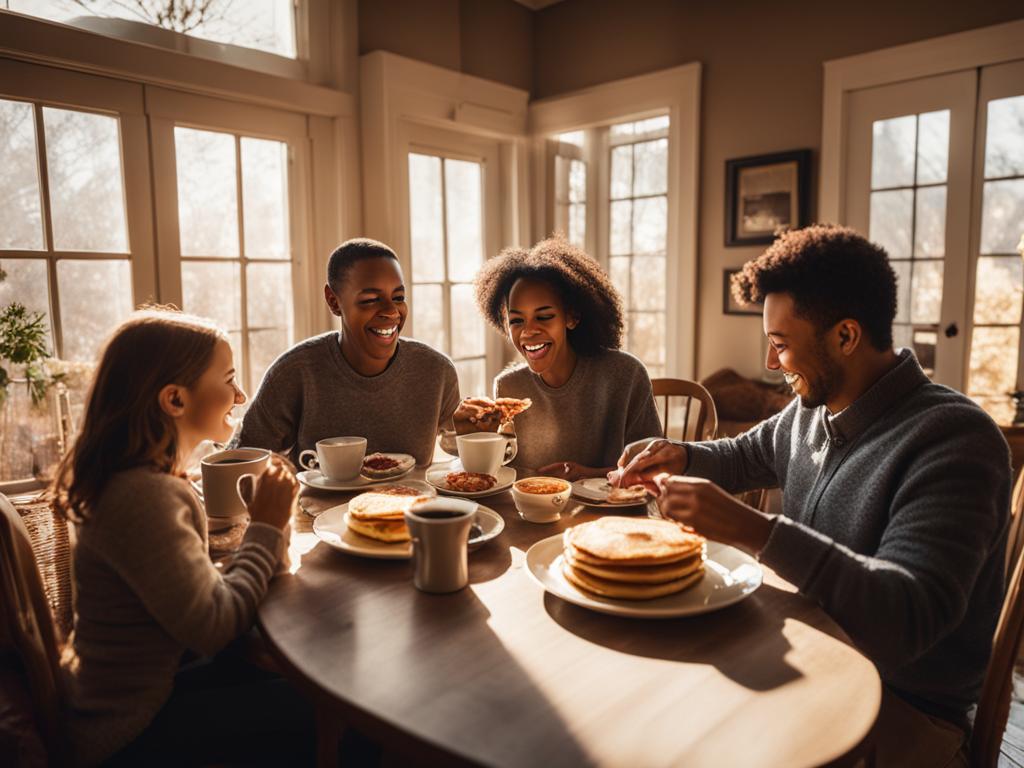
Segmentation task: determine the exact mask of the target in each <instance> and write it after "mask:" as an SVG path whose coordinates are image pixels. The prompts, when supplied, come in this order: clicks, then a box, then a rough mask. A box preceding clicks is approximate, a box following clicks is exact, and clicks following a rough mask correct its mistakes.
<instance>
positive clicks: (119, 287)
mask: <svg viewBox="0 0 1024 768" xmlns="http://www.w3.org/2000/svg"><path fill="white" fill-rule="evenodd" d="M57 290H58V295H59V296H60V324H61V332H62V334H63V340H64V349H63V351H62V353H61V357H63V358H64V359H65V360H82V361H94V360H95V359H96V356H97V353H98V352H99V349H100V346H101V345H102V344H103V342H104V340H106V338H107V335H108V334H109V333H110V332H111V331H112V330H114V328H115V327H116V326H117V325H118V324H119V323H120V322H121V321H122V320H124V319H125V318H126V317H128V315H129V314H131V311H132V273H131V266H130V264H129V262H128V260H127V259H117V260H114V259H112V260H110V261H106V260H104V261H100V260H96V261H93V260H90V261H73V260H62V261H58V262H57Z"/></svg>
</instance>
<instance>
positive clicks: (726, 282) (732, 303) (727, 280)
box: [722, 269, 764, 316]
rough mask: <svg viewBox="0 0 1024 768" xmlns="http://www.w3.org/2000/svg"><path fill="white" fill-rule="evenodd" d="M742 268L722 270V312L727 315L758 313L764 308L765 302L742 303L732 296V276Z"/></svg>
mask: <svg viewBox="0 0 1024 768" xmlns="http://www.w3.org/2000/svg"><path fill="white" fill-rule="evenodd" d="M740 271H742V270H740V269H723V270H722V312H723V313H724V314H726V315H758V316H760V314H761V312H762V311H763V310H764V304H746V305H744V304H740V303H739V302H738V301H736V300H735V299H734V298H733V297H732V292H731V291H730V290H729V286H730V284H731V283H732V276H733V275H735V274H736V273H737V272H740Z"/></svg>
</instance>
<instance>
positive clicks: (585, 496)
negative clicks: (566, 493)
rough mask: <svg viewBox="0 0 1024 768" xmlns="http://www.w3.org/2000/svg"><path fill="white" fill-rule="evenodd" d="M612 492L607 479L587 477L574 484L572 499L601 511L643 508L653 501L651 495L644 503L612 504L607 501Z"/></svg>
mask: <svg viewBox="0 0 1024 768" xmlns="http://www.w3.org/2000/svg"><path fill="white" fill-rule="evenodd" d="M611 490H612V485H611V483H609V482H608V480H607V479H606V478H603V477H585V478H583V479H582V480H577V481H576V482H574V483H573V484H572V497H573V498H574V499H576V501H578V502H580V503H581V504H586V505H587V506H588V507H600V508H601V509H629V508H630V507H640V506H643V505H645V504H647V503H648V502H649V501H651V495H650V494H648V495H647V497H646V499H644V501H638V502H626V503H620V504H612V503H611V502H609V501H608V500H607V499H608V493H609V491H611Z"/></svg>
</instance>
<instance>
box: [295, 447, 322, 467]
mask: <svg viewBox="0 0 1024 768" xmlns="http://www.w3.org/2000/svg"><path fill="white" fill-rule="evenodd" d="M306 456H309V457H311V460H310V462H309V464H307V463H306ZM299 466H300V467H302V468H303V469H310V470H312V469H319V468H320V460H319V459H318V458H317V457H316V451H311V450H309V449H307V450H305V451H303V452H302V453H300V454H299Z"/></svg>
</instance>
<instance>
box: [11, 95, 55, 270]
mask: <svg viewBox="0 0 1024 768" xmlns="http://www.w3.org/2000/svg"><path fill="white" fill-rule="evenodd" d="M33 113H34V110H33V108H32V105H31V104H25V103H23V102H20V101H5V100H3V99H0V168H3V173H0V248H18V249H21V250H26V251H28V250H32V251H40V250H42V249H43V248H44V244H43V218H42V213H41V212H40V207H39V163H38V161H37V159H36V128H35V126H36V121H35V116H34V114H33Z"/></svg>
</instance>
